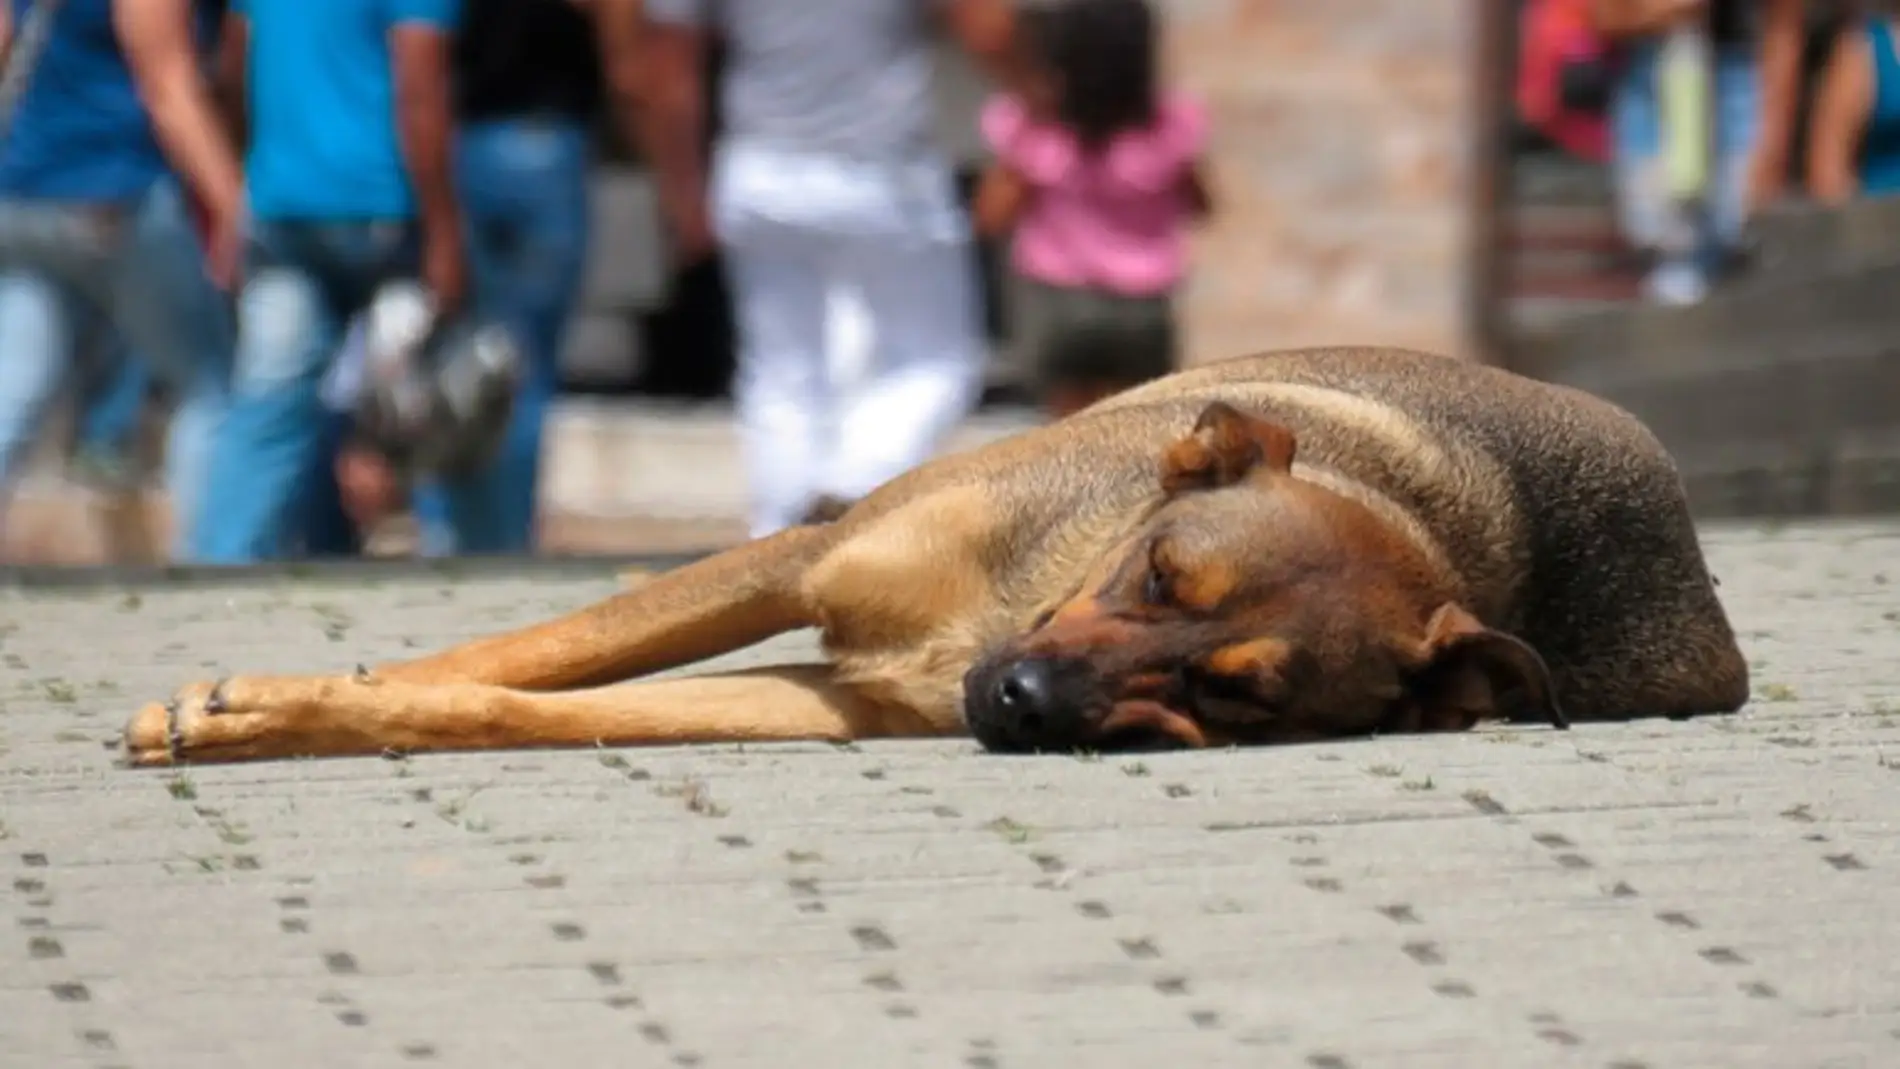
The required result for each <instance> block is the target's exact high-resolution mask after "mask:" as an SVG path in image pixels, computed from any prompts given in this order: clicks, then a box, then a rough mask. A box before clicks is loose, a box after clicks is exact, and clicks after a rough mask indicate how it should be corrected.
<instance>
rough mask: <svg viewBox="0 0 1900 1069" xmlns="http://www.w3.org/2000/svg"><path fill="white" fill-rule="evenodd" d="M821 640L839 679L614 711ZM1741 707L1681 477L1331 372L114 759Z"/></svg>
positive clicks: (1553, 422) (929, 478) (734, 553)
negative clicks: (804, 635) (687, 672)
mask: <svg viewBox="0 0 1900 1069" xmlns="http://www.w3.org/2000/svg"><path fill="white" fill-rule="evenodd" d="M806 626H815V627H818V628H820V629H821V630H822V632H823V638H824V645H825V650H826V652H827V654H828V655H829V659H830V663H829V664H828V665H822V666H821V665H811V666H802V667H790V668H775V669H770V670H761V671H754V672H742V673H736V674H730V675H721V676H703V677H689V678H683V679H670V680H661V681H649V682H643V683H635V684H631V685H624V686H608V685H606V684H617V683H621V682H622V681H624V680H627V679H631V678H632V677H635V676H638V675H642V674H645V673H649V672H654V671H658V670H660V669H665V668H669V667H672V666H676V665H683V664H688V663H691V662H694V661H698V660H701V659H703V658H706V657H709V656H713V655H716V654H719V653H723V652H726V651H729V650H734V649H738V648H740V647H743V646H746V645H749V644H751V643H754V642H757V641H759V640H761V639H764V638H767V637H769V636H772V635H776V634H779V633H781V632H785V631H789V630H793V629H795V628H800V627H806ZM1747 695H1748V670H1747V667H1746V665H1745V663H1744V661H1743V659H1742V655H1741V652H1740V651H1739V650H1738V649H1737V648H1736V644H1735V637H1734V634H1733V632H1732V631H1731V630H1730V627H1729V623H1728V620H1727V618H1726V617H1725V615H1724V613H1723V610H1722V606H1721V604H1720V603H1719V602H1718V601H1717V600H1716V595H1715V591H1714V589H1713V583H1712V581H1711V579H1710V577H1709V573H1708V571H1707V568H1706V567H1705V565H1704V563H1703V559H1702V554H1701V550H1700V548H1699V546H1698V545H1697V542H1696V536H1695V531H1694V529H1693V527H1692V526H1691V523H1690V519H1689V513H1688V509H1687V506H1686V503H1685V501H1684V498H1683V493H1682V488H1681V484H1680V482H1679V480H1678V478H1677V475H1676V472H1675V469H1674V466H1673V464H1672V463H1671V461H1670V459H1669V458H1668V456H1667V455H1666V454H1665V453H1664V451H1663V449H1662V447H1661V446H1660V445H1659V444H1658V443H1657V442H1656V440H1655V439H1654V438H1653V437H1652V436H1651V435H1650V434H1649V433H1648V432H1647V431H1646V430H1645V429H1644V428H1643V427H1642V426H1641V425H1640V424H1639V423H1638V422H1637V421H1636V420H1635V419H1634V418H1632V417H1631V416H1629V415H1628V414H1626V413H1624V412H1621V411H1619V410H1618V409H1616V408H1613V407H1611V406H1610V405H1608V404H1606V403H1604V402H1602V401H1599V400H1596V399H1594V398H1591V397H1589V396H1587V395H1584V394H1581V393H1578V392H1576V391H1573V390H1568V389H1563V388H1559V387H1553V386H1548V385H1543V384H1540V383H1536V382H1532V381H1530V380H1528V379H1523V378H1520V377H1517V376H1514V375H1510V374H1507V373H1504V372H1501V371H1497V370H1493V369H1489V368H1484V367H1479V366H1475V365H1471V364H1466V363H1463V362H1459V361H1455V360H1450V359H1446V358H1443V357H1436V356H1430V355H1426V354H1419V353H1411V352H1403V351H1397V350H1385V349H1358V350H1351V349H1325V350H1307V351H1293V352H1285V353H1274V354H1267V355H1264V356H1254V357H1248V358H1243V359H1239V360H1233V361H1229V362H1226V363H1221V364H1215V365H1211V366H1205V367H1201V368H1198V369H1195V370H1191V371H1187V372H1183V373H1181V374H1177V375H1174V376H1171V377H1169V378H1166V379H1162V380H1159V381H1157V382H1153V383H1150V384H1149V385H1146V386H1144V387H1141V388H1139V389H1136V390H1133V391H1130V392H1128V393H1125V394H1121V395H1119V396H1116V397H1113V398H1110V399H1109V400H1107V401H1105V402H1103V403H1101V404H1098V405H1096V406H1094V407H1093V408H1090V409H1088V410H1086V411H1084V412H1082V413H1080V414H1078V415H1076V416H1074V417H1072V418H1070V419H1068V420H1065V421H1063V422H1061V423H1058V424H1054V425H1051V426H1048V427H1044V428H1040V429H1037V430H1034V431H1031V432H1029V433H1026V434H1022V435H1019V436H1017V437H1015V438H1012V439H1009V440H1006V441H1003V442H999V443H996V444H994V445H991V446H989V447H987V448H984V449H980V450H976V451H974V452H970V453H966V454H960V455H955V456H951V457H946V458H943V459H940V460H937V461H935V462H933V463H930V464H927V465H925V466H923V467H922V468H920V469H918V470H916V471H914V472H912V473H910V474H907V475H905V476H903V477H901V478H899V479H896V480H894V481H892V482H891V483H889V484H887V485H886V486H884V487H882V488H880V489H879V490H878V491H877V492H876V493H874V494H872V495H870V496H869V497H867V498H865V499H864V500H863V501H862V502H861V503H859V504H858V505H857V506H856V507H854V508H853V509H851V510H850V512H848V513H847V514H846V515H845V516H844V517H843V518H841V519H839V520H837V521H836V522H834V523H830V524H825V525H822V526H810V527H799V528H795V529H792V530H789V531H786V532H784V533H781V534H778V535H775V536H773V537H770V538H765V539H761V540H758V541H755V542H751V543H748V544H746V545H742V546H739V547H738V548H735V549H732V550H729V551H727V552H725V553H721V554H718V555H716V556H713V557H710V558H708V559H706V560H703V561H700V562H698V563H695V564H692V565H689V566H686V567H683V568H680V569H678V570H676V571H673V572H670V573H667V574H665V575H662V576H660V577H658V578H656V579H654V580H653V581H651V582H650V583H647V584H646V585H643V586H641V587H639V588H637V589H634V590H631V591H629V592H627V593H622V594H620V595H617V596H615V597H612V598H609V599H607V600H606V601H604V602H601V603H599V604H596V605H594V606H591V607H589V608H586V609H583V610H581V611H579V612H576V613H574V614H572V615H570V616H567V617H564V618H561V619H558V620H554V621H551V622H548V623H544V624H540V625H538V626H534V627H529V628H526V629H524V630H521V631H516V632H513V633H510V634H505V635H501V636H499V637H495V638H489V639H484V640H480V641H476V642H472V643H469V644H467V645H464V646H460V647H457V648H454V649H450V650H448V651H446V652H443V653H440V654H437V655H434V656H431V657H425V658H422V659H420V660H415V661H408V662H404V663H400V664H392V665H388V666H385V667H381V668H377V669H374V670H361V669H359V670H358V672H357V673H356V674H355V675H353V676H352V675H343V676H334V677H316V678H247V677H239V678H236V679H231V680H228V681H225V682H223V683H221V684H217V685H199V686H193V687H188V688H186V689H185V690H184V691H182V692H181V693H180V694H179V695H178V696H177V697H175V698H174V699H172V700H171V701H170V702H167V703H165V704H163V705H152V706H148V707H147V708H145V709H143V710H141V711H140V712H139V713H138V714H137V715H136V716H135V717H134V718H133V719H132V721H131V723H130V724H129V725H128V727H127V729H126V743H127V749H128V755H129V757H130V759H131V760H132V761H133V762H134V763H136V764H147V765H151V764H168V763H172V762H176V761H182V760H192V761H221V760H240V759H248V758H268V757H290V756H293V755H328V754H374V753H379V752H384V751H391V750H393V751H420V750H454V749H488V748H505V747H530V746H576V745H591V744H594V743H606V744H634V743H681V742H714V741H722V742H755V741H769V740H790V739H833V740H843V739H861V738H868V737H877V736H899V735H909V736H918V735H950V734H955V733H959V732H963V731H965V730H968V731H970V732H971V733H973V734H974V735H975V736H976V737H977V739H978V740H979V741H980V742H982V743H983V744H984V745H985V746H987V747H989V748H991V749H995V750H1031V749H1072V748H1098V749H1107V748H1114V747H1121V746H1129V745H1136V744H1173V745H1187V746H1207V745H1218V744H1229V743H1269V742H1281V741H1289V740H1300V739H1315V738H1323V737H1328V736H1341V735H1354V734H1364V733H1368V732H1377V731H1417V730H1427V731H1429V730H1461V729H1464V728H1468V727H1470V726H1471V725H1472V724H1474V723H1475V722H1477V721H1479V720H1483V719H1486V718H1490V717H1536V718H1541V719H1547V720H1551V721H1553V722H1555V723H1557V724H1559V725H1561V724H1563V723H1564V722H1565V720H1564V714H1565V713H1566V712H1567V713H1568V715H1569V716H1570V717H1575V718H1579V719H1626V718H1630V717H1635V716H1642V715H1669V716H1685V715H1690V714H1695V713H1710V712H1727V711H1732V710H1734V709H1736V708H1739V707H1740V706H1741V705H1742V703H1743V701H1744V700H1746V698H1747Z"/></svg>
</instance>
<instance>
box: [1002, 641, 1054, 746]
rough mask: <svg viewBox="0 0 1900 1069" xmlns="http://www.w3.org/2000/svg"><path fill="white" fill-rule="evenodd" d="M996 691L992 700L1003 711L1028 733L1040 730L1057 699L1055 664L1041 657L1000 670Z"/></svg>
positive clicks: (1021, 729) (1018, 662)
mask: <svg viewBox="0 0 1900 1069" xmlns="http://www.w3.org/2000/svg"><path fill="white" fill-rule="evenodd" d="M994 690H995V694H994V695H993V696H992V697H991V699H990V701H991V703H992V704H994V705H995V707H996V711H997V712H998V713H999V714H1001V715H1003V716H1005V717H1007V718H1009V719H1011V720H1013V721H1015V722H1016V725H1017V728H1018V730H1020V731H1022V732H1024V733H1029V734H1033V733H1039V732H1041V731H1042V730H1043V729H1045V728H1046V727H1047V726H1048V723H1049V716H1050V713H1051V712H1052V711H1053V710H1054V708H1055V704H1056V701H1057V697H1056V672H1055V666H1054V665H1052V664H1050V662H1048V661H1045V660H1040V659H1038V660H1027V661H1017V662H1016V663H1015V664H1012V665H1010V666H1008V667H1007V668H1004V669H1003V670H1002V671H1001V672H999V673H997V677H996V682H995V684H994Z"/></svg>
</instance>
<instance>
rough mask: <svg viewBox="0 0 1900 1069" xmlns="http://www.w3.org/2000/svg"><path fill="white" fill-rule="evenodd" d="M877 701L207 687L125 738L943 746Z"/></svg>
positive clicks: (403, 687)
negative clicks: (877, 741)
mask: <svg viewBox="0 0 1900 1069" xmlns="http://www.w3.org/2000/svg"><path fill="white" fill-rule="evenodd" d="M954 729H955V725H954V724H943V723H941V722H940V721H939V722H937V723H933V722H932V721H930V720H929V719H926V718H924V717H920V716H918V715H916V714H914V713H911V712H909V711H906V710H903V709H897V708H892V707H890V706H888V705H884V704H881V703H878V702H876V701H873V700H872V699H870V698H868V697H866V696H865V695H864V694H863V693H862V692H860V691H859V690H857V689H856V688H854V687H852V686H850V685H849V684H845V683H841V682H839V681H837V680H836V679H835V678H834V677H833V675H832V672H831V669H830V668H829V667H828V666H823V665H808V666H793V667H785V668H774V669H761V670H758V671H752V672H738V673H732V674H729V675H713V676H698V677H689V678H685V679H673V680H662V681H656V682H651V683H629V684H623V685H618V686H609V687H598V688H595V689H592V690H578V691H562V692H554V693H547V692H530V691H519V690H509V689H506V688H503V687H495V686H489V685H484V684H475V683H443V684H415V683H406V682H401V681H397V680H389V679H380V678H378V677H376V676H375V675H373V674H359V675H358V676H355V677H340V678H315V677H313V678H300V677H271V676H253V677H245V678H237V679H232V680H229V681H227V682H224V683H221V684H215V685H206V684H198V685H194V686H191V687H187V688H186V689H184V690H183V691H180V692H179V693H178V695H177V696H176V697H174V698H173V699H172V700H171V701H169V702H165V703H163V704H154V705H149V706H147V707H145V708H144V709H142V710H140V711H139V713H138V715H137V716H135V717H134V718H133V720H132V723H131V724H130V725H129V726H128V727H127V729H126V738H125V746H126V757H127V760H129V761H130V762H131V763H132V764H135V765H169V764H177V763H181V762H219V761H249V760H264V759H270V758H288V757H336V756H346V755H363V754H379V753H411V752H423V751H431V750H498V749H524V748H535V747H565V746H592V745H596V744H606V745H643V744H648V745H659V744H669V743H695V742H787V741H797V740H831V741H844V740H849V739H860V738H871V737H877V736H894V735H926V734H943V733H947V732H949V731H952V730H954Z"/></svg>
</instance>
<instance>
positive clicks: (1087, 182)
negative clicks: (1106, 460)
mask: <svg viewBox="0 0 1900 1069" xmlns="http://www.w3.org/2000/svg"><path fill="white" fill-rule="evenodd" d="M1023 14H1024V23H1023V30H1024V37H1025V39H1026V44H1027V45H1028V48H1029V51H1030V54H1031V56H1032V58H1033V61H1034V62H1033V66H1034V67H1035V69H1036V70H1037V72H1038V73H1037V75H1036V76H1035V77H1034V78H1033V79H1031V83H1030V85H1029V86H1028V87H1026V88H1025V89H1024V90H1023V91H1022V92H1021V93H1019V94H1003V95H999V96H996V97H993V98H992V99H990V100H989V101H988V102H987V103H986V104H985V105H984V107H983V111H982V116H981V119H980V124H981V127H982V132H983V136H984V139H985V140H986V141H987V142H988V143H989V146H990V148H991V150H992V151H993V152H994V153H995V160H994V162H993V163H992V164H991V166H990V168H989V170H988V171H987V172H986V173H985V174H984V176H983V180H982V183H981V185H980V186H979V187H978V191H977V196H976V208H975V217H976V223H977V226H978V228H979V229H980V230H981V231H982V232H983V233H984V234H985V236H992V237H994V236H1001V235H1003V234H1010V235H1012V237H1013V242H1012V248H1011V254H1010V268H1011V274H1012V275H1013V276H1014V278H1013V285H1012V290H1013V293H1012V296H1013V298H1014V299H1013V301H1012V302H1011V303H1012V307H1011V312H1012V315H1011V321H1012V322H1011V327H1012V332H1013V333H1014V335H1015V338H1016V341H1017V346H1018V352H1019V355H1020V359H1021V360H1022V362H1023V364H1024V365H1026V370H1028V372H1029V373H1030V375H1031V378H1032V380H1033V381H1034V384H1035V387H1036V389H1037V392H1038V395H1039V397H1040V399H1041V401H1042V403H1043V405H1044V407H1045V409H1046V410H1047V411H1048V412H1049V414H1050V415H1052V416H1056V417H1061V416H1065V415H1068V414H1069V413H1071V412H1074V411H1076V410H1078V409H1081V408H1085V407H1087V406H1088V405H1090V404H1092V403H1094V402H1095V401H1097V400H1099V399H1101V398H1102V397H1105V396H1107V395H1109V394H1112V393H1115V392H1118V391H1120V390H1123V389H1126V388H1128V387H1130V386H1133V385H1135V384H1137V383H1140V382H1145V381H1147V380H1149V379H1153V378H1158V377H1160V376H1162V375H1165V374H1167V373H1168V372H1169V371H1171V370H1173V368H1174V364H1175V333H1176V332H1175V322H1174V293H1175V290H1176V288H1177V287H1178V286H1179V285H1180V284H1181V282H1182V281H1183V279H1184V278H1185V277H1186V274H1187V229H1188V227H1189V226H1190V225H1191V224H1192V223H1194V222H1196V221H1198V220H1199V219H1201V218H1203V217H1205V216H1206V215H1207V214H1208V213H1209V211H1210V203H1209V198H1208V194H1207V186H1206V183H1205V181H1204V179H1203V177H1202V162H1201V158H1202V154H1203V153H1204V151H1205V149H1206V141H1207V117H1206V113H1205V111H1204V110H1203V109H1202V107H1201V105H1200V104H1199V102H1197V101H1195V100H1194V99H1192V98H1190V97H1189V96H1187V95H1186V94H1184V93H1181V92H1178V91H1164V90H1163V89H1162V88H1161V85H1160V47H1159V46H1160V28H1159V25H1158V22H1157V19H1156V17H1155V13H1154V10H1153V8H1152V7H1150V5H1149V4H1148V3H1147V0H1057V2H1056V3H1054V4H1052V5H1047V6H1040V7H1035V8H1027V9H1025V11H1024V13H1023Z"/></svg>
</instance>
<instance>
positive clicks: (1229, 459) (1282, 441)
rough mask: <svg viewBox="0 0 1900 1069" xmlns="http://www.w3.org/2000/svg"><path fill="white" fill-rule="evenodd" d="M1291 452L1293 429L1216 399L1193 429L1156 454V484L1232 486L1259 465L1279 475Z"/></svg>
mask: <svg viewBox="0 0 1900 1069" xmlns="http://www.w3.org/2000/svg"><path fill="white" fill-rule="evenodd" d="M1293 452H1294V441H1293V432H1292V431H1290V430H1287V429H1286V428H1285V427H1282V426H1280V425H1279V424H1277V423H1268V422H1267V421H1266V420H1264V419H1261V418H1259V417H1258V416H1250V415H1247V414H1246V413H1244V412H1242V411H1240V410H1239V409H1237V408H1235V407H1234V406H1232V405H1230V404H1227V403H1226V402H1224V401H1215V402H1214V403H1212V404H1210V405H1208V406H1207V408H1206V409H1204V410H1203V411H1202V412H1201V418H1200V419H1197V420H1195V421H1194V430H1193V431H1192V432H1190V433H1189V434H1188V436H1187V437H1185V438H1183V439H1181V440H1180V441H1178V442H1175V443H1174V444H1173V445H1171V446H1169V447H1168V450H1167V452H1165V453H1163V454H1162V455H1161V489H1162V491H1163V492H1165V493H1169V494H1175V493H1179V492H1181V491H1183V490H1207V489H1213V488H1215V487H1221V486H1231V485H1233V484H1234V483H1237V482H1239V481H1240V480H1242V479H1244V478H1246V477H1247V476H1248V475H1250V474H1252V473H1253V472H1254V471H1256V470H1258V469H1262V468H1264V469H1265V470H1267V471H1271V472H1278V473H1280V474H1282V475H1284V474H1286V473H1287V472H1288V471H1289V470H1291V469H1292V467H1293Z"/></svg>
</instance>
